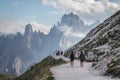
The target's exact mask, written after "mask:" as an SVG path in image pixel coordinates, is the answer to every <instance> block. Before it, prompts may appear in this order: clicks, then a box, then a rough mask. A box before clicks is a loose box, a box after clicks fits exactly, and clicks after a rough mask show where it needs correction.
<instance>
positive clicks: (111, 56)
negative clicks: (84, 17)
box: [65, 11, 120, 77]
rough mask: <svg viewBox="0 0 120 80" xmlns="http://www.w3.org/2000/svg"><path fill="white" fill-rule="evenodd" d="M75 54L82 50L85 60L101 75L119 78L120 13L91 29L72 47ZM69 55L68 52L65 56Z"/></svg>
mask: <svg viewBox="0 0 120 80" xmlns="http://www.w3.org/2000/svg"><path fill="white" fill-rule="evenodd" d="M72 49H73V50H74V51H75V52H77V51H81V50H84V51H85V53H86V56H87V60H90V61H94V64H93V67H94V68H95V69H98V70H100V71H101V73H102V74H105V75H112V76H113V77H120V11H117V12H116V13H115V14H113V15H112V16H111V17H110V18H108V19H106V20H105V21H104V22H103V23H101V24H99V25H98V26H97V27H96V28H94V29H92V30H91V31H90V32H89V33H88V34H87V35H86V37H85V38H84V39H82V40H81V41H80V42H79V43H78V44H76V45H74V46H73V47H72ZM69 54H70V50H68V51H67V52H66V53H65V56H68V55H69Z"/></svg>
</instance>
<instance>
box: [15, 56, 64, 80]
mask: <svg viewBox="0 0 120 80" xmlns="http://www.w3.org/2000/svg"><path fill="white" fill-rule="evenodd" d="M63 63H66V61H64V60H63V59H61V58H60V59H55V58H54V57H52V56H48V57H46V58H45V59H43V60H42V61H41V62H40V63H37V64H36V65H35V66H33V67H31V68H30V69H29V70H28V71H26V72H25V73H24V74H23V75H21V76H19V77H17V78H15V79H14V80H53V79H54V77H53V76H52V73H51V72H50V68H51V67H53V66H57V65H60V64H63Z"/></svg>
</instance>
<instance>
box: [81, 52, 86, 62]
mask: <svg viewBox="0 0 120 80" xmlns="http://www.w3.org/2000/svg"><path fill="white" fill-rule="evenodd" d="M80 60H81V61H84V60H85V56H84V54H83V52H81V53H80Z"/></svg>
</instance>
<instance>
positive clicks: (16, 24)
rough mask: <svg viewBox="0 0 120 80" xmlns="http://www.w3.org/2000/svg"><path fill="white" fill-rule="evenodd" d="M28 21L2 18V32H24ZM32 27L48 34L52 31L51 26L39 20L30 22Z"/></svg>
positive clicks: (0, 24)
mask: <svg viewBox="0 0 120 80" xmlns="http://www.w3.org/2000/svg"><path fill="white" fill-rule="evenodd" d="M26 24H28V22H22V21H14V20H0V32H1V33H7V34H8V33H16V32H21V33H24V30H25V26H26ZM30 24H32V28H33V30H34V31H35V30H36V31H38V30H40V31H41V32H43V33H45V34H47V33H48V32H49V31H50V28H51V27H50V26H46V25H42V24H39V23H37V22H30Z"/></svg>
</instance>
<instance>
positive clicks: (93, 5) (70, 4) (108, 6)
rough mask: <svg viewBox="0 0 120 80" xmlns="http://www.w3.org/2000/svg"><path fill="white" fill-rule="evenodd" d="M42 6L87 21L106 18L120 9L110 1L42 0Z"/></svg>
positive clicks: (118, 4)
mask: <svg viewBox="0 0 120 80" xmlns="http://www.w3.org/2000/svg"><path fill="white" fill-rule="evenodd" d="M41 1H42V4H44V5H46V6H51V7H54V8H57V9H58V10H61V11H63V12H71V11H72V12H75V13H77V14H79V15H80V17H81V18H82V19H85V20H88V21H89V20H93V21H94V20H97V19H98V18H101V19H103V18H106V17H108V16H110V15H111V13H113V12H114V11H116V10H119V9H120V3H115V2H113V1H112V2H111V1H109V0H41Z"/></svg>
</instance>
